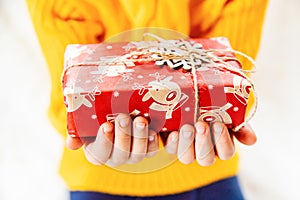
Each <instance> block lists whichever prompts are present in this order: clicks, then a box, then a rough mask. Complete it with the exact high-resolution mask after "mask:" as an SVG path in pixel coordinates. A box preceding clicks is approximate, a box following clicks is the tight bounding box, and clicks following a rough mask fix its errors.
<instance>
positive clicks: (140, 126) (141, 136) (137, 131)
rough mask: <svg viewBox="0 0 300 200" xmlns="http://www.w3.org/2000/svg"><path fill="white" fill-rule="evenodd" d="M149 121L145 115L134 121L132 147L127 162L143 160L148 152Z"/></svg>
mask: <svg viewBox="0 0 300 200" xmlns="http://www.w3.org/2000/svg"><path fill="white" fill-rule="evenodd" d="M147 146H148V121H147V119H146V118H144V117H137V118H135V119H134V121H133V137H132V147H131V153H130V157H129V160H128V161H127V163H130V164H134V163H138V162H140V161H142V160H143V159H144V157H145V156H146V153H147Z"/></svg>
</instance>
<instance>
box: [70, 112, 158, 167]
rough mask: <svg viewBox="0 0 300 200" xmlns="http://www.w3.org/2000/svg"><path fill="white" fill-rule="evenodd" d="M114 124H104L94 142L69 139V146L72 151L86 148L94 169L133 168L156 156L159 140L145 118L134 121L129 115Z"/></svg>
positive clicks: (120, 116)
mask: <svg viewBox="0 0 300 200" xmlns="http://www.w3.org/2000/svg"><path fill="white" fill-rule="evenodd" d="M114 124H115V125H113V124H112V123H110V122H106V123H104V124H102V125H101V126H100V128H99V130H98V134H97V137H96V138H95V140H94V141H92V142H91V141H88V140H87V139H80V138H72V137H70V136H69V137H68V138H67V141H66V146H67V147H68V148H69V149H71V150H75V149H78V148H81V147H82V146H84V153H85V156H86V158H87V160H88V161H89V162H91V163H93V164H95V165H102V164H106V165H109V166H118V165H121V164H125V163H128V164H134V163H138V162H140V161H142V160H143V159H144V158H145V157H152V156H154V155H155V153H156V152H157V150H158V138H157V134H156V133H155V132H154V131H152V130H148V121H147V119H146V118H144V117H136V118H135V119H134V120H133V121H132V120H131V118H130V116H129V115H126V114H119V115H118V116H117V117H116V119H115V123H114Z"/></svg>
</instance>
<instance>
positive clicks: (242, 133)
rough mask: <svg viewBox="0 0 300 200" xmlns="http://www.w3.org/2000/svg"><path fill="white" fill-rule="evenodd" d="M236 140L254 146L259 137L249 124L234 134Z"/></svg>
mask: <svg viewBox="0 0 300 200" xmlns="http://www.w3.org/2000/svg"><path fill="white" fill-rule="evenodd" d="M233 134H234V136H235V137H236V139H237V140H238V141H239V142H241V143H243V144H245V145H253V144H255V143H256V141H257V137H256V135H255V133H254V131H253V129H252V128H251V126H250V125H249V124H246V125H245V126H244V127H242V128H241V129H240V130H239V131H237V132H233Z"/></svg>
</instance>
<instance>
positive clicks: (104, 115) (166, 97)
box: [62, 38, 251, 137]
mask: <svg viewBox="0 0 300 200" xmlns="http://www.w3.org/2000/svg"><path fill="white" fill-rule="evenodd" d="M193 42H196V43H200V44H201V45H202V46H203V49H218V50H220V49H230V45H229V42H228V40H227V39H225V38H211V39H194V40H193ZM131 49H132V43H110V44H105V43H103V44H91V45H69V46H68V47H67V49H66V53H65V71H64V74H63V77H62V83H63V90H64V98H65V105H66V109H67V117H68V119H67V126H68V133H69V134H70V135H71V136H72V137H93V136H96V134H97V132H98V129H99V127H100V125H101V124H102V123H104V122H106V121H112V122H113V121H114V118H115V117H116V115H117V114H118V113H128V114H131V116H132V117H135V116H144V117H146V118H147V119H149V126H150V128H151V129H153V130H154V131H157V132H169V131H174V130H178V129H179V128H180V127H181V126H182V125H183V124H186V123H189V124H193V123H194V121H195V120H198V119H201V120H204V121H207V122H215V121H221V122H224V123H225V124H226V125H227V126H228V127H229V128H233V127H236V126H239V125H240V124H242V123H243V122H244V120H245V112H246V108H247V103H248V95H249V92H250V90H251V84H250V83H249V81H248V80H247V79H246V78H245V77H244V75H243V74H241V73H238V70H230V68H229V69H228V68H224V67H222V66H220V67H218V65H216V67H212V68H211V67H200V68H198V69H197V70H196V71H195V74H193V73H192V72H191V71H190V70H185V69H182V68H180V69H177V68H176V69H172V68H171V67H169V66H168V65H166V63H164V64H165V65H164V66H157V63H155V62H154V61H151V60H150V61H149V60H147V61H143V60H142V59H141V60H140V61H138V62H137V61H136V58H137V57H134V56H133V57H132V60H130V58H129V59H127V61H126V62H116V57H117V56H122V55H126V54H128V52H130V51H131ZM216 56H218V57H226V58H228V59H226V61H225V62H226V64H227V65H230V66H231V67H233V68H235V69H241V65H240V63H239V62H238V61H236V60H235V59H234V58H235V55H234V54H233V53H230V52H226V53H224V52H223V53H216ZM146 57H147V56H145V58H146ZM139 58H140V57H139ZM142 58H143V56H142ZM148 58H149V57H148ZM230 58H233V59H230ZM103 61H105V63H109V62H110V61H111V63H113V64H109V66H105V65H103ZM117 61H118V60H117ZM195 75H196V77H194V76H195ZM194 78H195V79H194ZM195 80H197V90H195V87H194V83H195ZM195 115H196V116H195Z"/></svg>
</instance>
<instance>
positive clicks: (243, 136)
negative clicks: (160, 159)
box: [165, 121, 256, 166]
mask: <svg viewBox="0 0 300 200" xmlns="http://www.w3.org/2000/svg"><path fill="white" fill-rule="evenodd" d="M233 136H235V138H237V140H238V141H239V142H241V143H243V144H246V145H252V144H254V143H255V142H256V135H255V133H254V131H253V130H252V129H251V127H250V125H248V124H247V125H246V126H244V127H243V128H241V129H240V130H239V131H238V132H231V131H229V130H228V129H227V127H226V126H225V124H223V123H219V122H216V123H214V124H213V125H212V126H211V127H210V126H209V125H208V124H207V123H206V122H202V121H199V122H197V123H196V124H195V128H194V126H192V125H188V124H186V125H183V126H182V127H181V129H180V131H179V132H178V131H173V132H171V133H170V134H169V136H168V138H167V142H166V146H165V149H166V151H167V152H168V153H170V154H177V156H178V159H179V161H180V162H182V163H184V164H189V163H192V162H193V161H194V160H195V159H196V160H197V162H198V163H199V164H200V165H202V166H210V165H212V164H213V163H214V162H215V160H216V156H218V157H219V158H220V159H221V160H228V159H230V158H231V157H232V156H233V155H234V153H235V146H234V141H233Z"/></svg>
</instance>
